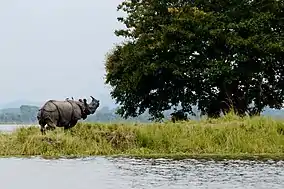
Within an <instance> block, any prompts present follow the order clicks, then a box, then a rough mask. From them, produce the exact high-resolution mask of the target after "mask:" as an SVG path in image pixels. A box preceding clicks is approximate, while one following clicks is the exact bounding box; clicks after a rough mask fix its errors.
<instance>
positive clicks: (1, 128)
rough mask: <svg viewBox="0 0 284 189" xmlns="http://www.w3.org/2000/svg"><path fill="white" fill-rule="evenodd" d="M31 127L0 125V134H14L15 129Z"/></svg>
mask: <svg viewBox="0 0 284 189" xmlns="http://www.w3.org/2000/svg"><path fill="white" fill-rule="evenodd" d="M31 125H36V124H31ZM29 126H30V125H21V124H19V125H17V124H15V125H9V124H0V132H8V133H9V132H13V131H14V130H15V129H17V128H19V127H29Z"/></svg>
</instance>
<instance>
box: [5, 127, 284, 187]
mask: <svg viewBox="0 0 284 189" xmlns="http://www.w3.org/2000/svg"><path fill="white" fill-rule="evenodd" d="M12 128H14V126H12ZM12 128H11V127H6V129H5V131H12V130H13V129H12ZM1 130H2V129H1ZM0 180H1V188H5V189H19V188H28V189H39V188H40V189H51V188H52V189H57V188H58V189H87V188H88V189H91V188H100V189H110V188H113V189H119V188H121V189H130V188H135V189H144V188H145V189H146V188H147V189H148V188H159V189H172V188H174V189H180V188H185V189H191V188H212V189H215V188H216V189H217V188H220V189H223V188H224V189H227V188H257V189H262V188H263V189H266V188H269V189H274V188H284V161H265V162H262V161H232V160H231V161H229V160H223V161H208V160H207V161H202V160H191V159H188V160H179V161H177V160H176V161H175V160H166V159H156V160H154V159H148V160H147V159H131V158H107V157H90V158H83V159H57V160H46V159H41V158H37V157H34V158H2V159H1V158H0Z"/></svg>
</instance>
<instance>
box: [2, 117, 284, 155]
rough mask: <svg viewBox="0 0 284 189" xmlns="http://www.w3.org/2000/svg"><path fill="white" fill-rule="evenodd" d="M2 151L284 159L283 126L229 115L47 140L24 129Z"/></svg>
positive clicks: (82, 130) (88, 129)
mask: <svg viewBox="0 0 284 189" xmlns="http://www.w3.org/2000/svg"><path fill="white" fill-rule="evenodd" d="M0 148H1V150H0V155H1V156H37V155H40V156H44V157H60V156H61V157H62V156H64V157H78V156H79V157H82V156H93V155H107V156H109V155H110V156H113V155H114V156H116V155H119V156H121V155H122V156H123V155H124V156H136V157H165V158H166V157H169V158H186V157H190V158H214V159H216V158H227V159H250V158H254V159H255V158H269V159H284V122H283V123H282V121H281V120H273V119H272V118H264V117H255V118H239V117H236V116H234V115H228V116H226V117H223V118H220V119H211V120H202V121H199V122H197V121H189V122H180V123H175V124H173V123H171V122H169V123H160V124H159V123H152V124H132V125H131V124H94V123H90V124H88V123H80V124H78V125H77V126H75V127H74V128H73V129H72V130H70V131H68V132H66V133H64V132H63V130H62V129H60V128H57V129H56V130H55V131H53V132H48V133H47V135H46V136H42V135H41V133H40V131H39V128H38V127H30V128H19V129H17V130H16V131H15V132H13V133H12V134H4V133H2V134H0Z"/></svg>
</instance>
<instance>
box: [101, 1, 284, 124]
mask: <svg viewBox="0 0 284 189" xmlns="http://www.w3.org/2000/svg"><path fill="white" fill-rule="evenodd" d="M118 10H123V11H124V12H125V13H126V16H125V17H120V18H118V20H119V21H120V22H121V23H123V24H124V26H125V27H126V29H121V30H116V31H115V34H116V35H117V36H119V37H124V38H125V39H126V40H125V41H124V43H122V44H120V45H117V46H115V47H114V49H113V50H112V51H111V52H110V53H109V54H108V56H107V60H106V71H107V76H106V83H107V84H110V85H111V86H112V87H113V89H112V92H111V96H112V97H113V98H114V99H115V100H116V102H117V103H119V104H120V105H121V106H120V109H119V111H118V113H119V114H120V115H121V116H123V117H125V118H127V117H135V116H138V115H140V114H142V113H143V112H145V110H146V109H149V113H150V115H151V116H152V117H153V118H155V119H160V118H162V117H163V114H162V112H163V111H165V110H168V109H170V108H171V107H173V106H177V105H178V104H180V105H181V107H182V109H181V110H182V111H184V112H188V113H190V114H192V113H193V112H192V106H195V105H197V106H198V109H199V110H201V112H202V114H207V115H208V116H209V117H216V116H219V115H220V112H224V113H226V112H228V111H229V110H230V109H231V108H234V111H235V112H236V113H237V114H238V115H241V116H243V115H245V114H246V113H248V114H250V115H259V114H260V112H261V111H262V110H263V108H264V107H265V106H269V107H271V108H277V109H279V108H281V107H282V103H283V99H284V90H283V89H284V62H283V61H284V44H283V42H284V32H283V31H284V24H283V15H284V13H283V11H284V3H283V1H279V0H259V1H251V0H226V1H224V0H218V1H215V0H213V1H206V0H197V1H185V0H139V1H133V0H131V1H130V0H125V1H124V2H122V3H121V4H120V5H119V6H118Z"/></svg>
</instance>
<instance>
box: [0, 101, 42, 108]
mask: <svg viewBox="0 0 284 189" xmlns="http://www.w3.org/2000/svg"><path fill="white" fill-rule="evenodd" d="M23 104H26V105H30V106H41V105H42V104H43V102H34V101H30V100H21V99H20V100H15V101H12V102H8V103H2V104H0V109H11V108H20V107H21V105H23Z"/></svg>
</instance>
